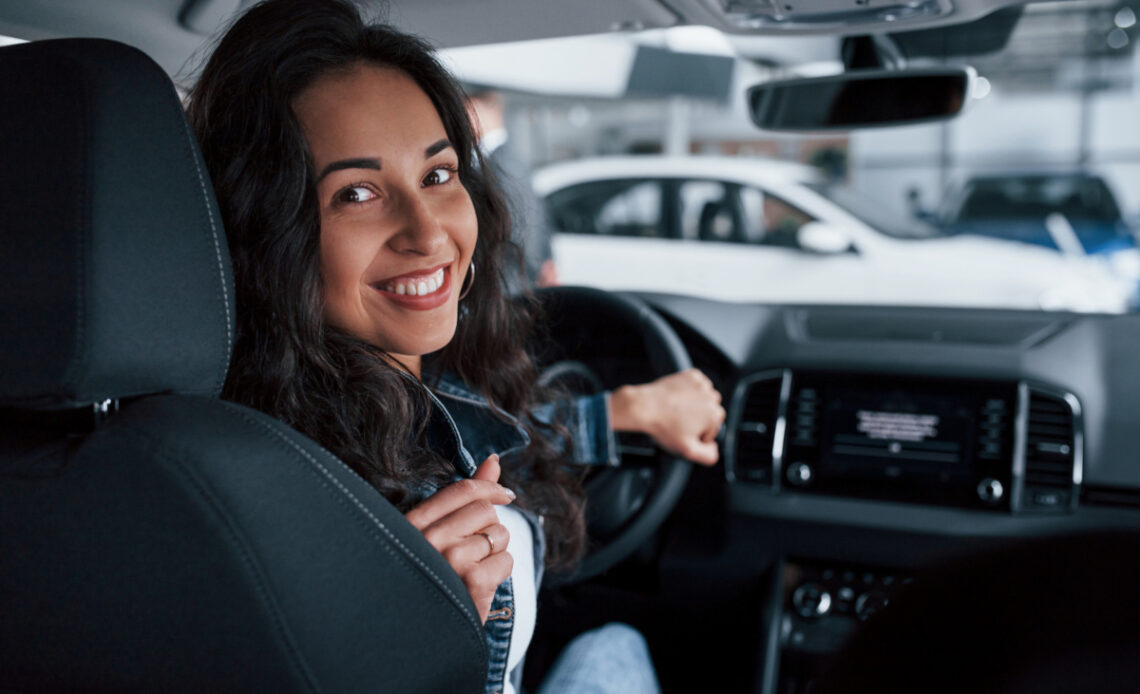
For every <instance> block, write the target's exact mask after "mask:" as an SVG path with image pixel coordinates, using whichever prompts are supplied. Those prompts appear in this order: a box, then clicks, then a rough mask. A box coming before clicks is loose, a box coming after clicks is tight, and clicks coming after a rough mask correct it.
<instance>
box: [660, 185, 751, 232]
mask: <svg viewBox="0 0 1140 694" xmlns="http://www.w3.org/2000/svg"><path fill="white" fill-rule="evenodd" d="M677 197H678V198H679V200H680V203H681V238H683V239H690V240H699V241H735V242H738V243H739V242H741V241H744V237H743V229H742V227H741V224H740V221H739V215H738V214H737V213H736V211H735V209H734V206H735V202H734V200H733V199H732V193H731V191H730V189H729V187H728V186H727V185H725V184H724V183H721V182H719V181H684V182H682V183H681V184H680V186H679V187H678V190H677Z"/></svg>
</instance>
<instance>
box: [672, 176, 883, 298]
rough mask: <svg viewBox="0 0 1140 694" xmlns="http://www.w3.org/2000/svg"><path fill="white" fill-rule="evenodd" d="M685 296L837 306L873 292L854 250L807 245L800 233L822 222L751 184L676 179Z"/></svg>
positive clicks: (862, 261) (869, 278) (869, 280)
mask: <svg viewBox="0 0 1140 694" xmlns="http://www.w3.org/2000/svg"><path fill="white" fill-rule="evenodd" d="M677 199H678V203H679V209H678V219H679V227H680V235H681V245H682V248H683V251H682V253H683V254H684V257H685V261H686V263H687V266H688V267H687V271H688V278H687V280H688V284H687V285H686V291H687V292H690V293H693V294H697V295H700V296H706V297H710V298H717V299H723V300H729V301H764V302H769V301H779V302H785V301H786V302H810V303H835V302H847V301H851V300H860V299H863V298H865V297H867V296H868V295H871V294H873V293H874V290H873V287H872V286H871V284H870V283H871V282H872V281H873V277H872V275H871V274H870V273H868V272H867V269H866V264H865V262H864V258H862V257H861V256H860V254H859V253H858V252H857V251H856V249H855V248H854V246H851V247H850V248H847V249H844V250H842V251H837V252H833V253H821V252H816V251H813V250H811V249H809V248H805V247H804V246H803V245H802V244H801V242H800V229H801V228H802V227H804V225H806V224H809V223H813V222H819V221H820V220H819V219H818V217H817V216H816V215H814V214H812V213H809V212H807V211H805V210H804V209H803V208H802V207H799V206H796V205H793V204H791V203H789V202H788V201H786V200H785V199H783V198H782V197H780V196H778V195H776V194H774V193H772V192H771V191H769V190H766V189H763V188H761V187H759V186H754V185H741V184H738V183H732V182H725V181H716V180H708V179H690V180H684V181H678V182H677Z"/></svg>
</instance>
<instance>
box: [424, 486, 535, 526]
mask: <svg viewBox="0 0 1140 694" xmlns="http://www.w3.org/2000/svg"><path fill="white" fill-rule="evenodd" d="M514 500H515V493H514V492H512V491H511V490H510V489H507V488H506V487H504V486H502V485H500V484H499V483H498V482H491V481H488V480H477V479H467V480H459V481H458V482H455V483H454V484H449V485H448V486H446V487H444V488H443V489H441V490H439V491H438V492H436V493H435V494H432V495H431V496H430V497H428V498H427V499H425V500H423V501H421V502H420V503H419V504H417V505H416V506H415V507H413V508H412V510H410V511H408V512H407V513H406V514H404V517H406V518H407V519H408V522H410V523H411V524H412V525H414V526H416V527H417V528H419V529H420V530H423V529H424V528H426V527H428V526H430V525H431V524H432V523H435V522H437V521H438V520H440V519H441V518H443V517H444V516H447V515H448V514H451V513H454V512H455V511H457V510H459V509H461V508H463V507H464V506H467V505H468V504H471V503H474V502H477V501H485V502H487V503H489V504H497V505H500V506H503V505H506V504H509V503H511V502H512V501H514Z"/></svg>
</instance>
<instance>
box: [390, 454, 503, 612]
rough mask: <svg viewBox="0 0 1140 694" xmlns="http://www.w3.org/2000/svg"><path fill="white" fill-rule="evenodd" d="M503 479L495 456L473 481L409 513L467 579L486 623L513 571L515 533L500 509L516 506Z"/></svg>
mask: <svg viewBox="0 0 1140 694" xmlns="http://www.w3.org/2000/svg"><path fill="white" fill-rule="evenodd" d="M498 479H499V456H497V455H494V454H492V455H491V456H490V457H488V458H487V459H486V460H484V461H483V464H482V465H480V466H479V469H478V470H476V471H475V476H474V477H472V478H471V479H467V480H460V481H458V482H455V483H454V484H451V485H448V486H446V487H444V488H443V489H441V490H439V491H438V492H436V493H435V494H433V495H431V496H430V497H428V498H427V499H425V500H424V501H421V502H420V503H419V504H418V505H416V506H415V507H414V508H412V510H410V511H408V512H407V513H406V514H405V517H406V518H407V519H408V521H409V522H411V524H412V525H414V526H416V528H417V529H418V530H419V531H420V532H422V533H423V534H424V537H426V538H427V541H428V542H430V543H431V545H432V547H435V548H436V549H437V550H439V553H440V554H442V555H443V558H444V559H446V560H447V563H448V564H450V565H451V568H452V569H454V570H455V573H457V574H459V577H460V578H461V579H463V583H464V585H466V586H467V592H469V593H470V594H471V599H472V600H474V601H475V608H476V609H477V610H478V611H479V621H481V622H483V623H486V621H487V613H488V612H490V611H491V600H492V599H493V598H494V597H495V590H496V589H497V588H498V587H499V584H500V583H502V582H503V581H505V580H507V577H508V576H510V575H511V569H512V568H514V558H512V557H511V555H510V553H509V552H507V551H506V549H507V543H508V542H509V541H510V533H509V532H508V531H507V528H506V526H504V525H503V524H502V523H500V522H499V517H498V515H497V514H496V513H495V505H496V504H497V505H505V504H509V503H511V502H512V501H514V499H515V494H514V492H512V491H511V490H510V489H507V488H506V487H504V486H502V485H500V484H499V483H498Z"/></svg>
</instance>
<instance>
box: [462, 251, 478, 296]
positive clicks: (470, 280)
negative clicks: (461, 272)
mask: <svg viewBox="0 0 1140 694" xmlns="http://www.w3.org/2000/svg"><path fill="white" fill-rule="evenodd" d="M474 286H475V261H474V260H472V261H471V264H470V265H468V266H467V274H466V275H465V276H464V277H463V288H462V289H461V290H460V292H459V301H463V297H465V296H467V294H468V293H469V292H470V291H471V287H474Z"/></svg>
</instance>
